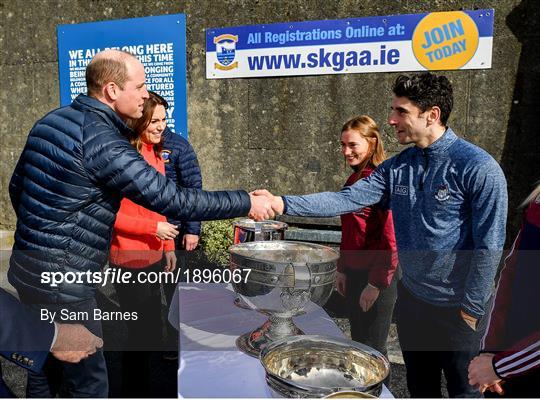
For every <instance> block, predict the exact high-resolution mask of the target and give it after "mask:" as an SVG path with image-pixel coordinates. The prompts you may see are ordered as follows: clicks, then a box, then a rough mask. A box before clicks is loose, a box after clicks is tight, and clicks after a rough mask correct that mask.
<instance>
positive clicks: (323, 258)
mask: <svg viewBox="0 0 540 400" xmlns="http://www.w3.org/2000/svg"><path fill="white" fill-rule="evenodd" d="M229 252H230V268H231V269H233V270H235V269H241V270H244V271H245V270H250V271H251V272H250V274H249V275H248V276H247V278H245V279H243V280H242V281H241V282H240V283H234V284H233V287H234V290H235V292H236V293H238V294H239V295H240V296H241V297H242V300H243V301H244V302H245V303H246V304H247V305H248V306H249V307H250V308H252V309H254V310H256V311H259V312H260V313H263V314H265V315H268V320H267V321H266V322H265V323H264V324H263V325H262V326H261V327H259V328H257V329H255V330H254V331H253V332H250V333H246V334H245V335H242V336H240V337H239V338H238V339H237V341H236V344H237V346H238V348H239V349H240V350H242V351H243V352H245V353H247V354H249V355H252V356H254V357H258V356H259V353H260V352H261V350H262V349H263V348H264V347H265V346H266V345H267V344H268V343H270V342H272V341H275V340H278V339H282V338H285V337H288V336H291V335H301V334H303V332H302V331H301V330H300V329H299V328H298V327H297V326H296V325H295V324H294V322H293V320H292V317H294V316H296V315H300V314H303V313H305V312H308V311H310V309H312V308H314V306H315V305H316V304H317V305H323V304H324V303H326V301H327V300H328V298H329V297H330V295H331V294H332V289H333V287H334V278H335V274H336V263H337V259H338V257H339V256H338V254H337V252H336V251H334V250H332V249H331V248H329V247H326V246H321V245H317V244H312V243H303V242H288V241H281V240H277V241H271V242H250V243H241V244H237V245H233V246H232V247H231V248H230V249H229ZM244 275H245V274H244Z"/></svg>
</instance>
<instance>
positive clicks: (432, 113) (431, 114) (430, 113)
mask: <svg viewBox="0 0 540 400" xmlns="http://www.w3.org/2000/svg"><path fill="white" fill-rule="evenodd" d="M426 112H427V123H428V125H433V124H436V123H437V122H439V121H440V120H441V109H440V108H439V106H433V107H431V109H429V110H427V111H426Z"/></svg>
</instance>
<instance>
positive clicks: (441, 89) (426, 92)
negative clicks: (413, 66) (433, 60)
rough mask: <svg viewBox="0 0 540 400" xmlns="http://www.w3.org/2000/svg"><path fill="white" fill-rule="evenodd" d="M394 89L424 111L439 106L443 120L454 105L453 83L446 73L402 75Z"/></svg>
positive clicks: (397, 93) (448, 115)
mask: <svg viewBox="0 0 540 400" xmlns="http://www.w3.org/2000/svg"><path fill="white" fill-rule="evenodd" d="M392 91H393V92H394V94H395V95H396V96H397V97H406V98H408V99H409V100H410V101H412V102H413V103H415V104H416V105H417V106H418V108H420V110H422V112H424V111H426V110H427V109H428V108H431V107H433V106H437V107H439V108H440V109H441V122H442V124H443V125H445V126H446V122H447V121H448V118H449V117H450V113H451V112H452V107H453V106H454V95H453V90H452V84H451V83H450V81H449V80H448V78H447V77H446V76H444V75H439V76H437V75H435V74H432V73H429V72H425V73H421V74H415V75H412V76H410V77H409V76H407V75H400V76H398V77H397V79H396V81H395V83H394V86H393V87H392Z"/></svg>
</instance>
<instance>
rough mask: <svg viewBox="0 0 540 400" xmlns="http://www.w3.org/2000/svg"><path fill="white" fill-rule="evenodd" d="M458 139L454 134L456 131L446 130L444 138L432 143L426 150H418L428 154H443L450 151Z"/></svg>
mask: <svg viewBox="0 0 540 400" xmlns="http://www.w3.org/2000/svg"><path fill="white" fill-rule="evenodd" d="M457 139H458V137H457V135H456V134H455V133H454V131H453V130H452V129H451V128H446V131H444V133H443V134H442V136H441V137H440V138H438V139H437V140H435V141H434V142H433V143H431V144H430V145H429V146H428V147H426V148H425V149H420V148H419V147H417V149H418V150H419V151H421V152H423V153H426V154H437V153H442V152H444V151H445V150H446V149H448V148H449V147H450V146H451V145H452V144H453V143H454V142H455V141H456V140H457Z"/></svg>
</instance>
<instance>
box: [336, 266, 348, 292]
mask: <svg viewBox="0 0 540 400" xmlns="http://www.w3.org/2000/svg"><path fill="white" fill-rule="evenodd" d="M336 289H337V291H338V293H339V294H340V295H342V296H343V297H345V293H347V275H345V274H344V273H343V272H336Z"/></svg>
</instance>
